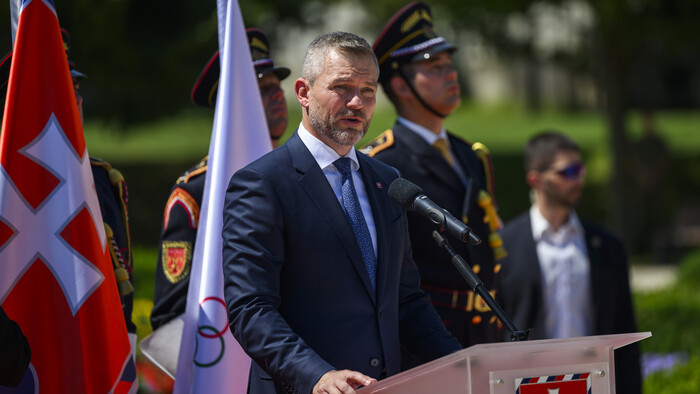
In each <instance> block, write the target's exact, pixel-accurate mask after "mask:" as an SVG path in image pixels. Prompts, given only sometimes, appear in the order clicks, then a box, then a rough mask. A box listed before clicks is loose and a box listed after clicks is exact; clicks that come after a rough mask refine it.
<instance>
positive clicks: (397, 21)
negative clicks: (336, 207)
mask: <svg viewBox="0 0 700 394" xmlns="http://www.w3.org/2000/svg"><path fill="white" fill-rule="evenodd" d="M373 50H374V53H375V55H376V56H377V63H378V65H379V68H380V75H379V82H380V83H381V84H382V86H383V87H384V90H385V91H387V94H388V95H389V97H390V98H391V99H392V100H394V101H397V100H400V98H399V97H398V96H396V93H395V92H394V91H393V88H392V85H391V81H392V79H393V78H401V79H403V81H404V82H405V85H406V86H407V87H408V88H409V89H410V90H411V92H412V93H413V96H414V97H415V98H416V101H417V102H418V103H419V104H420V105H421V106H422V107H423V109H425V110H427V112H429V113H430V115H427V116H425V117H424V118H425V119H429V118H432V119H441V118H444V117H446V116H447V115H449V113H442V112H440V111H438V109H436V108H434V107H433V106H431V104H430V103H428V102H427V101H426V100H424V98H423V97H422V96H421V94H419V93H418V91H417V90H416V88H415V87H414V86H413V82H412V76H411V74H410V72H407V70H408V67H406V66H407V65H410V64H416V63H418V62H423V61H428V60H430V59H431V58H433V57H435V56H438V55H439V54H441V53H445V52H447V53H452V52H454V51H455V50H456V47H455V46H454V45H452V44H450V43H448V42H447V41H446V40H445V39H444V38H443V37H440V36H438V34H437V33H436V32H435V30H434V28H433V19H432V14H431V11H430V7H429V6H428V5H427V4H425V3H422V2H411V3H409V4H407V5H406V6H404V7H403V8H402V9H400V10H399V11H398V12H397V13H396V14H395V15H394V16H393V17H392V18H391V19H390V20H389V22H388V23H387V24H386V25H385V26H384V28H383V29H382V32H381V33H379V36H378V38H377V40H376V41H375V43H374V45H373ZM395 104H396V105H397V108H399V112H400V111H401V110H404V111H406V110H407V109H401V108H402V106H401V103H400V102H399V103H396V102H395ZM443 141H444V140H440V139H439V142H443ZM446 145H447V146H449V148H450V153H451V155H449V154H448V153H447V147H446ZM440 149H444V150H445V152H444V153H443V152H441V150H440ZM362 151H363V152H365V153H367V154H369V155H370V156H373V157H375V158H377V159H379V160H380V161H383V162H384V163H387V164H389V165H391V166H393V167H395V168H397V169H398V170H399V171H400V172H401V175H402V176H403V177H404V178H406V179H407V180H409V181H411V182H413V183H415V184H416V185H418V186H419V187H421V188H422V189H423V191H424V192H425V194H426V196H427V197H428V198H430V199H431V200H433V201H434V202H435V203H436V204H438V205H439V206H441V207H443V208H445V209H446V210H447V211H448V212H450V213H451V214H452V215H453V216H454V217H457V218H461V219H462V220H463V221H464V222H465V223H466V224H468V225H469V226H470V228H471V229H472V231H473V232H474V233H475V234H476V235H477V236H478V237H479V238H481V239H482V241H483V242H482V244H481V245H477V246H471V245H467V244H465V243H462V242H461V241H460V240H457V239H455V238H453V237H448V240H449V242H450V245H451V246H452V247H453V248H454V249H455V251H456V252H457V253H458V254H459V255H461V256H462V257H463V258H465V259H466V260H467V262H468V263H469V264H470V265H471V267H472V270H473V271H474V272H475V273H476V274H477V275H478V276H479V278H480V279H481V281H482V282H483V283H484V286H485V287H486V288H487V289H489V291H490V292H491V294H492V295H495V293H496V288H497V286H496V282H497V274H498V271H499V270H500V265H499V264H498V263H497V261H496V259H498V258H502V257H504V256H505V250H503V247H502V242H501V240H500V237H499V236H498V234H497V233H496V232H495V230H496V229H498V228H500V226H501V221H500V218H499V217H498V215H497V214H496V209H495V201H494V198H493V179H492V176H491V174H492V171H491V165H490V159H489V156H488V151H487V150H486V147H484V146H483V145H482V144H479V143H475V144H473V145H472V144H469V143H467V142H465V141H463V140H461V139H459V138H458V137H456V136H454V135H452V134H449V133H448V143H445V142H443V145H442V147H440V144H437V145H436V146H431V145H429V143H428V142H426V140H425V139H424V138H423V137H422V136H421V135H419V134H418V133H417V132H415V131H413V130H411V129H410V128H409V127H408V125H407V124H404V123H401V122H400V121H399V122H397V123H396V124H395V125H394V128H393V129H392V130H388V131H386V132H385V133H384V134H382V135H380V136H379V137H378V138H377V139H375V140H374V141H373V142H372V143H370V145H369V146H367V147H366V148H364V149H362ZM446 156H447V157H446ZM448 160H450V162H451V161H452V160H454V161H455V163H454V166H455V167H453V166H452V165H451V164H450V162H448ZM455 168H457V169H455ZM458 170H461V171H458ZM408 221H409V223H408V224H409V232H410V235H411V245H412V248H413V257H414V259H415V261H416V264H417V265H418V269H419V271H420V274H421V283H422V287H423V288H424V290H425V291H426V292H427V293H428V294H429V295H430V297H431V300H432V302H433V305H434V306H435V308H436V309H437V310H438V313H439V314H440V316H441V317H442V319H443V321H444V323H445V325H446V326H447V328H448V329H449V330H450V332H451V333H452V334H453V335H454V336H455V337H456V338H457V339H458V340H459V341H460V342H461V344H462V345H463V346H465V347H466V346H471V345H474V344H477V343H484V342H495V341H498V340H500V337H501V335H500V334H499V326H500V322H499V321H498V319H497V318H496V316H495V315H494V314H493V312H492V311H491V310H490V308H489V307H488V306H487V304H486V303H485V302H484V301H483V300H482V299H481V297H480V296H475V294H474V292H473V291H472V289H471V287H470V286H469V284H468V283H467V281H466V280H465V279H464V278H463V277H462V276H461V274H460V273H459V271H458V270H457V269H456V268H455V267H454V266H453V265H452V263H451V261H450V257H449V255H448V253H447V252H446V251H445V250H443V249H442V248H441V247H439V246H438V245H437V243H436V242H435V241H434V239H433V237H432V232H433V230H434V229H435V228H434V225H433V224H432V223H431V222H430V221H429V220H427V219H426V218H424V217H422V216H420V215H418V214H415V213H413V212H409V214H408ZM404 361H406V359H404ZM404 366H410V365H404Z"/></svg>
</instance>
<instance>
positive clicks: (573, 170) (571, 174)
mask: <svg viewBox="0 0 700 394" xmlns="http://www.w3.org/2000/svg"><path fill="white" fill-rule="evenodd" d="M585 170H586V166H584V165H583V164H582V163H573V164H569V165H568V166H566V167H564V168H563V169H561V170H554V172H556V173H557V174H558V175H559V176H562V177H564V178H566V179H568V180H574V179H578V178H579V177H580V176H581V174H582V173H583V172H584V171H585Z"/></svg>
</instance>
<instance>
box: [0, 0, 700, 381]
mask: <svg viewBox="0 0 700 394" xmlns="http://www.w3.org/2000/svg"><path fill="white" fill-rule="evenodd" d="M427 2H428V3H429V4H430V5H431V7H432V8H433V14H434V17H435V20H436V23H435V25H436V30H437V32H438V33H439V34H440V35H442V36H444V37H446V38H447V40H448V41H450V42H452V43H454V44H456V45H457V46H458V47H459V50H458V52H456V54H455V60H456V62H457V67H458V70H459V73H460V83H461V85H462V92H463V93H464V102H463V105H462V107H461V108H460V109H458V110H457V111H456V112H455V113H453V114H452V115H451V116H450V117H449V118H447V122H446V124H447V128H448V129H450V130H451V131H453V132H455V133H457V134H459V135H461V136H463V137H464V138H465V139H466V140H469V141H472V142H475V141H480V142H483V143H485V144H486V145H487V146H488V147H489V149H490V150H491V153H492V159H493V162H494V166H495V174H496V175H495V177H496V198H497V200H498V205H499V213H500V215H501V217H502V218H503V220H504V221H507V220H508V219H510V218H512V217H514V216H515V215H516V214H517V213H519V212H522V211H523V210H525V209H527V208H528V207H529V198H528V192H527V186H526V184H525V181H524V172H523V170H522V148H523V146H524V144H525V142H526V141H527V139H528V138H529V137H530V136H532V135H533V134H535V133H536V132H538V131H542V130H544V129H558V130H561V131H562V132H564V133H567V134H569V135H570V136H572V137H573V138H574V139H575V140H576V141H577V142H578V143H579V144H580V145H581V146H582V148H583V152H584V157H585V160H586V163H587V166H588V175H587V178H586V183H587V185H586V189H585V191H584V197H583V201H582V203H581V206H580V208H579V209H578V211H579V215H580V216H582V217H583V218H586V219H588V220H591V221H593V222H597V223H598V224H601V225H603V226H605V227H607V228H608V229H610V230H612V231H614V232H615V233H617V234H618V235H620V236H621V237H622V238H623V239H624V241H625V245H626V248H627V251H628V253H629V255H630V262H631V278H632V286H633V291H634V295H635V304H636V305H635V306H636V308H637V318H638V326H639V329H640V331H652V333H653V337H652V338H649V339H647V340H645V341H643V342H642V349H643V351H644V352H645V355H644V361H645V362H644V368H645V374H646V380H645V392H647V393H658V392H663V393H676V392H678V393H689V392H699V391H700V376H698V374H697V373H694V371H697V370H698V368H700V333H699V332H698V329H697V328H696V326H697V325H698V323H700V290H698V289H700V286H698V284H700V283H699V282H700V252H697V251H696V250H698V249H699V248H700V154H699V153H700V112H699V111H698V109H699V108H700V33H699V32H698V29H697V27H696V26H697V20H698V19H700V2H698V1H695V0H588V1H585V0H569V1H545V0H540V1H530V0H471V1H467V2H465V1H460V0H439V1H427ZM406 3H407V1H398V0H383V1H379V2H378V1H370V0H347V1H340V0H324V1H317V0H296V1H293V2H292V1H283V0H277V1H264V0H240V3H239V4H240V7H241V11H242V13H243V16H244V20H245V23H246V26H247V27H253V26H255V27H259V28H260V29H262V30H263V31H264V32H265V33H266V34H267V35H268V37H269V38H270V42H271V45H272V57H273V58H274V59H275V62H276V63H277V64H278V65H284V66H286V67H289V68H290V69H291V70H292V78H288V79H287V80H286V81H284V82H283V88H284V89H285V91H286V94H287V102H288V106H289V112H290V122H289V129H288V130H287V133H286V135H285V139H286V138H288V137H289V135H291V134H292V133H293V131H294V129H295V128H296V126H297V125H298V123H299V121H300V119H301V113H300V111H299V107H298V104H297V103H296V99H295V98H294V95H293V82H294V79H295V78H294V77H295V76H298V74H299V72H300V66H301V60H302V57H303V54H304V50H305V48H306V46H307V45H308V43H309V42H310V41H311V39H312V38H313V37H315V36H316V35H318V34H320V33H323V32H328V31H333V30H345V31H350V32H353V33H356V34H359V35H361V36H363V37H365V38H366V39H367V40H368V41H369V42H370V44H371V43H373V42H374V39H375V38H376V36H377V34H378V33H379V31H380V30H381V28H382V26H383V25H384V24H385V23H386V21H387V20H388V19H389V17H390V16H391V15H392V14H393V13H394V12H396V11H397V10H398V9H399V8H401V7H402V6H403V5H405V4H406ZM56 9H57V12H58V17H59V21H60V23H61V25H62V26H63V27H65V28H66V29H67V30H68V31H69V32H70V33H71V39H72V48H71V54H70V57H71V60H72V61H73V62H74V63H75V64H76V68H77V69H78V70H80V71H81V72H83V73H85V74H87V75H88V78H87V79H86V80H84V81H82V83H81V94H82V96H83V98H84V100H85V102H84V113H85V135H86V139H87V143H88V147H89V151H90V154H91V155H92V156H97V157H100V158H102V159H104V160H106V161H108V162H110V163H111V164H112V165H113V166H114V167H116V168H118V169H120V170H121V171H122V173H123V174H124V176H125V177H126V180H127V183H128V185H129V210H130V212H129V214H130V222H131V230H132V240H133V243H134V247H135V253H134V278H135V287H136V297H137V300H136V305H135V314H136V316H135V319H136V321H137V322H138V324H139V335H140V336H141V337H143V336H144V335H146V334H148V333H149V332H150V326H149V323H148V316H149V314H150V308H151V307H152V295H153V276H154V271H155V265H156V260H157V256H156V255H157V246H158V239H159V235H160V228H161V220H162V215H163V209H164V204H165V202H166V200H167V198H168V194H169V191H170V188H171V187H172V185H173V183H174V182H175V180H176V179H177V177H178V176H179V175H180V174H181V173H182V172H183V171H185V170H186V169H188V168H189V167H191V166H192V165H194V164H195V163H196V162H197V161H198V160H199V159H200V158H202V157H203V156H205V155H206V154H207V151H208V145H209V138H210V135H211V128H212V118H213V110H209V109H204V108H200V107H195V106H194V105H193V104H192V103H191V102H190V100H189V95H190V89H191V87H192V84H193V83H194V80H195V78H196V77H197V75H198V73H199V71H200V70H201V68H202V67H203V66H204V64H205V63H206V61H207V60H208V59H209V58H210V57H211V55H212V54H213V53H214V51H215V50H216V49H217V41H216V40H217V38H216V36H217V26H216V3H215V1H214V0H198V1H190V0H168V1H165V0H149V1H136V0H108V1H101V2H96V1H89V0H65V1H56ZM0 20H5V21H7V25H6V26H7V27H6V28H5V29H3V30H2V31H1V32H0V43H4V47H5V49H6V50H9V49H10V47H11V30H10V23H9V21H10V15H9V7H2V8H1V9H0ZM0 51H2V46H0ZM394 118H395V113H394V112H393V109H392V107H391V106H390V104H389V102H388V100H387V99H386V97H385V96H383V94H382V95H381V96H380V97H379V99H378V104H377V110H376V112H375V116H374V119H373V121H372V125H371V127H370V131H369V132H368V134H367V136H366V137H365V139H364V140H363V141H362V142H361V143H360V144H359V145H364V143H366V142H367V141H368V140H369V139H371V138H373V137H375V136H376V135H378V134H379V133H381V132H383V131H384V130H386V129H387V128H390V127H391V126H392V125H393V121H394ZM140 372H141V386H142V391H143V392H153V393H156V392H164V391H165V392H167V387H168V380H167V378H164V377H163V376H162V375H160V374H158V373H157V372H156V371H155V370H153V369H151V368H149V365H148V364H147V363H144V364H142V365H141V366H140Z"/></svg>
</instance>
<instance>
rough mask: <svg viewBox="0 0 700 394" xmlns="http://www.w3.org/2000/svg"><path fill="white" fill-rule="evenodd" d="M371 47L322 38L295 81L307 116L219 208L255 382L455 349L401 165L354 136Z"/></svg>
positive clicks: (344, 381) (350, 380)
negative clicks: (403, 199) (417, 259)
mask: <svg viewBox="0 0 700 394" xmlns="http://www.w3.org/2000/svg"><path fill="white" fill-rule="evenodd" d="M378 74H379V70H378V68H377V63H376V59H375V57H374V54H373V52H372V49H371V48H370V46H369V44H367V42H366V41H365V40H364V39H362V38H360V37H358V36H355V35H354V34H350V33H342V32H336V33H330V34H325V35H322V36H320V37H318V38H316V39H315V40H314V41H313V42H312V43H311V44H310V46H309V48H308V49H307V52H306V56H305V58H304V64H303V67H302V74H301V75H302V76H301V78H299V79H297V81H296V82H295V91H296V96H297V99H298V101H299V103H300V104H301V106H302V122H301V124H300V125H299V128H298V129H297V132H296V133H295V134H294V135H293V136H292V137H291V138H290V139H289V141H287V143H286V144H285V145H283V146H281V147H279V148H277V149H275V150H274V151H272V152H270V153H268V154H267V155H265V156H263V157H262V158H261V159H259V160H257V161H255V162H253V163H252V164H250V165H248V166H247V167H245V168H243V169H241V170H240V171H238V172H237V173H236V174H235V175H234V176H233V177H232V178H231V182H230V184H229V187H228V190H227V194H226V204H225V208H224V223H223V226H224V230H223V240H224V247H223V248H224V250H223V271H224V294H225V298H226V304H227V306H228V317H229V323H230V328H231V332H232V333H233V335H234V337H235V338H236V339H237V340H238V342H239V343H240V344H241V346H242V347H243V349H244V350H245V351H246V352H247V353H248V354H249V355H250V356H251V357H252V359H253V361H254V363H253V364H252V367H251V374H250V381H249V392H251V393H270V392H275V391H276V392H298V393H304V394H307V393H312V392H313V393H322V392H327V393H341V392H342V393H354V392H355V391H354V389H356V388H357V387H358V386H360V385H368V384H370V383H372V382H373V381H374V379H381V378H383V377H386V376H390V375H393V374H396V373H398V372H399V370H400V365H399V364H400V346H401V345H403V346H407V347H408V348H410V349H411V350H412V351H413V352H414V354H417V355H419V356H420V357H421V358H423V359H425V360H430V359H434V358H437V357H441V356H444V355H446V354H449V353H451V352H454V351H456V350H459V349H460V348H461V347H460V346H459V343H458V342H457V341H456V340H455V339H454V338H453V337H452V336H451V335H450V334H449V333H448V332H447V330H446V329H445V327H444V326H443V324H442V323H441V322H440V319H439V317H438V315H437V313H435V310H434V309H433V307H432V306H431V305H430V303H429V301H428V298H427V295H426V294H425V293H424V292H423V291H421V290H420V288H419V277H418V271H417V269H416V266H415V264H414V262H413V259H412V258H411V252H410V243H409V238H408V230H407V224H406V216H405V212H404V211H403V209H401V208H400V207H399V206H398V204H396V203H394V202H393V201H392V200H391V199H390V198H389V197H388V194H387V189H388V186H389V185H390V184H391V183H392V182H393V181H394V180H395V179H396V178H397V177H398V173H397V172H396V170H395V169H393V168H391V167H389V166H387V165H385V164H382V163H380V162H378V161H376V160H374V159H371V158H368V157H367V156H365V155H363V154H359V153H357V152H356V151H355V149H354V148H353V145H354V144H356V143H357V142H358V141H359V140H360V139H361V138H362V136H363V135H364V134H365V133H366V131H367V127H368V126H369V122H370V119H371V117H372V113H373V112H374V106H375V94H376V90H377V76H378Z"/></svg>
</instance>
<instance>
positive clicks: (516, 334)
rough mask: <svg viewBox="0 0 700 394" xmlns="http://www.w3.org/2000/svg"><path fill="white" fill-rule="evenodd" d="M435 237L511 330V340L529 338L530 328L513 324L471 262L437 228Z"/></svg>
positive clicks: (461, 272)
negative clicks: (453, 247)
mask: <svg viewBox="0 0 700 394" xmlns="http://www.w3.org/2000/svg"><path fill="white" fill-rule="evenodd" d="M433 238H434V239H435V242H437V244H438V245H440V247H442V248H443V249H445V250H446V251H447V253H449V254H450V257H451V258H452V264H454V266H455V268H457V270H458V271H459V273H460V274H462V277H464V279H465V280H466V281H467V283H469V286H471V288H472V289H473V290H474V292H475V293H477V294H478V295H480V296H481V298H482V299H483V300H484V302H486V305H488V306H489V308H491V310H492V311H493V312H494V313H495V314H496V316H497V317H498V319H499V320H500V321H501V323H503V325H504V326H505V327H506V329H507V330H508V331H510V340H511V341H525V340H527V339H529V337H530V330H527V331H520V330H518V329H517V328H516V327H515V324H513V321H512V320H510V317H508V315H507V314H506V312H505V311H504V310H503V308H501V306H500V305H498V303H497V302H496V300H494V299H493V297H492V296H491V293H489V292H488V290H487V289H486V286H484V283H483V282H482V281H481V279H479V277H478V276H476V274H475V273H474V271H472V269H471V267H469V264H467V262H466V261H464V259H463V258H462V256H460V255H459V254H457V252H455V251H454V249H452V247H451V246H450V244H449V243H448V242H447V239H446V238H445V237H443V236H442V234H440V233H439V232H438V231H437V230H433Z"/></svg>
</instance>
